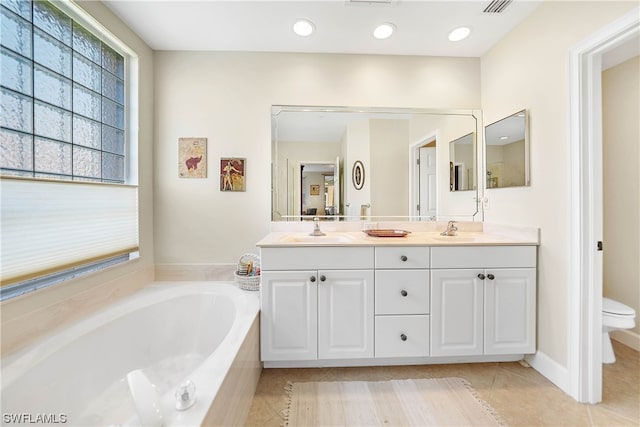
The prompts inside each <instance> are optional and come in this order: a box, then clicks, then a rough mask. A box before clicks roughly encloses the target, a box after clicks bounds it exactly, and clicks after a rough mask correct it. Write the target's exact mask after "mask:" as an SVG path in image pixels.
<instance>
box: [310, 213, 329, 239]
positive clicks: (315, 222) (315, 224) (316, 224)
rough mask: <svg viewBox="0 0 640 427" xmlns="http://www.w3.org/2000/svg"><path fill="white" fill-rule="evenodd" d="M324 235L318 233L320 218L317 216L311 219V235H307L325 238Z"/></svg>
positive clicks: (320, 232)
mask: <svg viewBox="0 0 640 427" xmlns="http://www.w3.org/2000/svg"><path fill="white" fill-rule="evenodd" d="M326 235H327V234H326V233H323V232H322V231H320V218H318V217H317V216H316V217H314V218H313V233H309V236H326Z"/></svg>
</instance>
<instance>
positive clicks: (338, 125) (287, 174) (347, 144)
mask: <svg viewBox="0 0 640 427" xmlns="http://www.w3.org/2000/svg"><path fill="white" fill-rule="evenodd" d="M477 116H478V114H477V112H474V111H472V110H455V111H454V110H450V111H441V110H419V109H402V108H390V109H386V108H385V109H382V108H360V107H307V106H305V107H302V106H273V107H272V114H271V125H272V168H273V170H272V179H273V181H272V220H273V221H300V220H301V219H311V217H312V216H320V217H322V219H323V220H336V221H349V220H362V219H374V218H375V219H381V220H382V219H392V218H397V219H403V220H404V219H407V218H415V219H420V220H435V219H437V218H450V217H456V218H458V219H468V220H473V219H474V215H476V214H477V212H478V209H477V204H476V202H475V199H474V198H473V197H469V196H468V193H467V195H464V196H463V195H461V194H458V195H456V194H455V193H451V192H449V149H448V147H447V143H448V142H449V141H453V140H455V139H457V138H460V137H461V136H463V135H472V136H474V137H473V138H472V139H473V142H472V144H476V138H475V135H477V134H478V121H477V119H476V117H477ZM440 141H442V142H440ZM470 148H471V147H470ZM471 150H472V153H473V156H475V153H476V152H477V150H476V148H475V145H474V146H473V147H472V149H471ZM358 162H360V163H358ZM465 162H466V163H470V164H469V166H468V168H467V169H468V170H473V171H477V160H475V157H474V159H472V160H465ZM471 163H472V165H471ZM356 164H358V165H360V168H361V170H362V171H363V172H364V171H366V178H365V179H363V180H361V181H357V180H356V181H357V182H355V184H354V180H353V179H352V171H353V170H354V165H356ZM469 174H471V175H473V177H471V178H468V182H472V183H473V184H474V185H473V188H475V187H476V186H475V182H477V177H476V176H475V174H476V172H469ZM316 193H317V194H316Z"/></svg>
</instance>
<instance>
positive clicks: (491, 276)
mask: <svg viewBox="0 0 640 427" xmlns="http://www.w3.org/2000/svg"><path fill="white" fill-rule="evenodd" d="M495 278H496V276H494V275H493V274H491V273H489V274H487V279H489V280H493V279H495Z"/></svg>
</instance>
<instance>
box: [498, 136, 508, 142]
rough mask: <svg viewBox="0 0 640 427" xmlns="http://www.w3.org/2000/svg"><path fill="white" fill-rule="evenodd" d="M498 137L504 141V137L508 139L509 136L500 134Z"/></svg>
mask: <svg viewBox="0 0 640 427" xmlns="http://www.w3.org/2000/svg"><path fill="white" fill-rule="evenodd" d="M500 139H502V140H503V141H504V140H505V139H509V137H508V136H501V137H500Z"/></svg>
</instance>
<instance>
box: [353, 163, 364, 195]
mask: <svg viewBox="0 0 640 427" xmlns="http://www.w3.org/2000/svg"><path fill="white" fill-rule="evenodd" d="M351 180H352V181H353V186H354V187H355V188H356V190H361V189H362V186H363V185H364V165H363V164H362V162H361V161H360V160H356V161H355V163H354V164H353V168H352V169H351Z"/></svg>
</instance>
